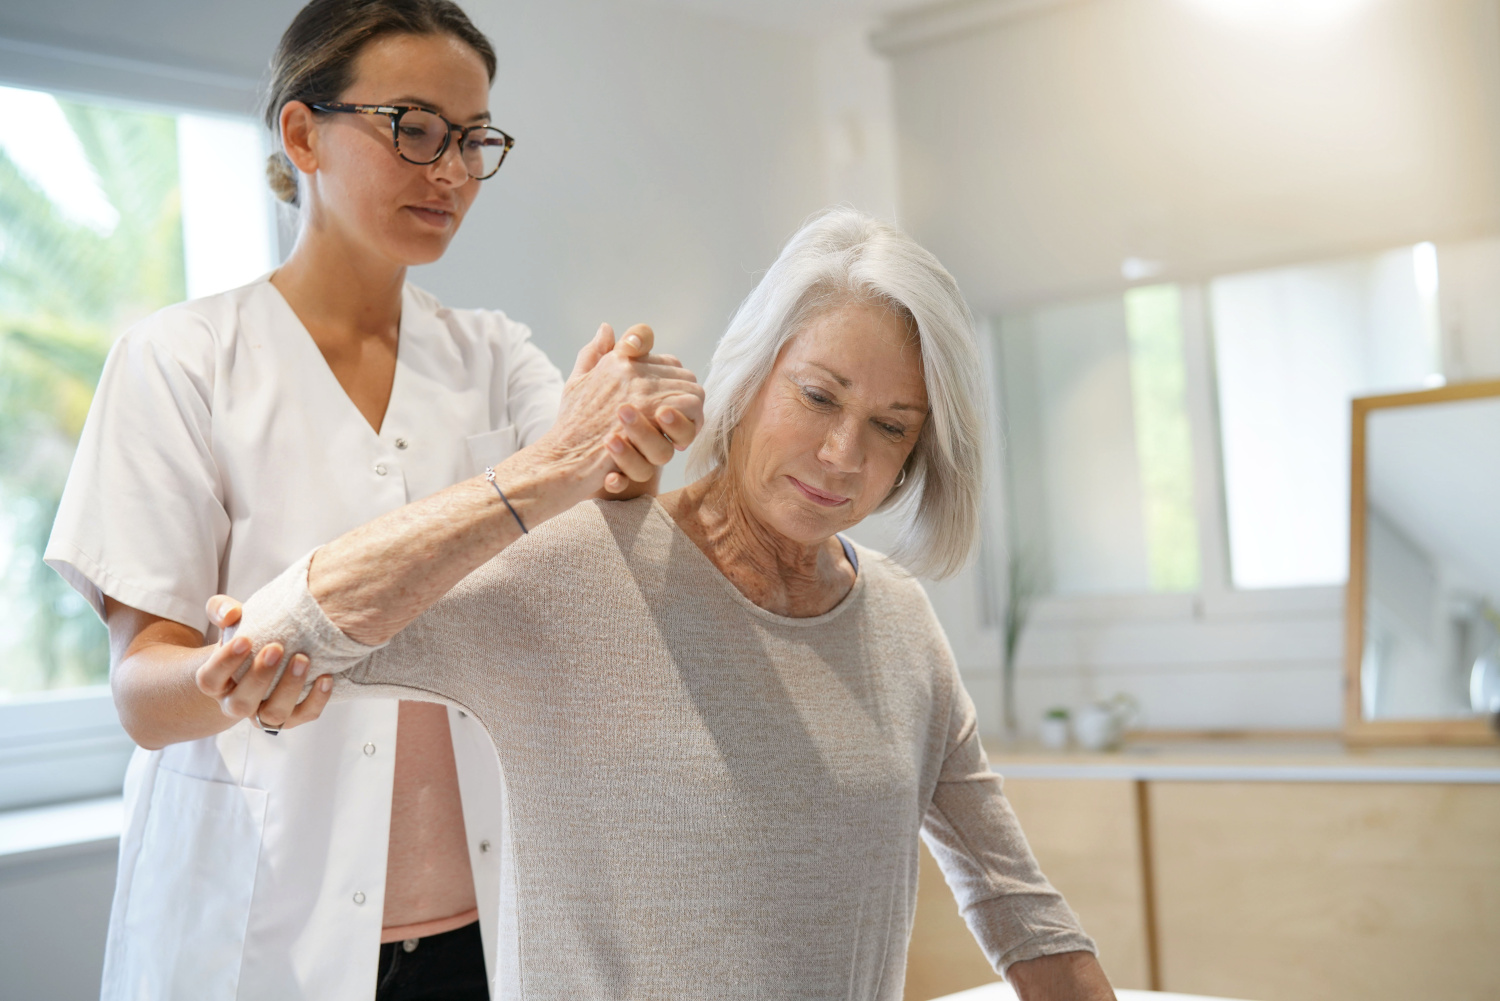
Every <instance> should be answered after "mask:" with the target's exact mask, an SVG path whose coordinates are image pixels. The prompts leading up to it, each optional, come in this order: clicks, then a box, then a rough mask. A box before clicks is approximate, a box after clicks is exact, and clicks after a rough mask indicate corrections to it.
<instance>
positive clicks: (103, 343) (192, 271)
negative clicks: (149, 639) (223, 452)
mask: <svg viewBox="0 0 1500 1001" xmlns="http://www.w3.org/2000/svg"><path fill="white" fill-rule="evenodd" d="M0 100H3V101H4V103H5V105H6V107H7V109H8V113H9V115H10V118H11V121H12V124H13V125H14V126H15V127H14V128H11V129H7V130H6V131H5V133H4V134H3V135H0V276H3V277H0V563H3V564H4V567H5V574H4V581H5V583H4V585H3V587H4V590H3V592H0V601H3V608H4V614H0V699H9V698H15V697H17V696H23V695H27V694H31V693H36V692H41V691H56V690H59V689H67V688H75V687H79V686H86V685H91V684H97V683H99V682H102V681H104V680H105V678H106V675H107V671H108V662H107V650H106V643H105V634H104V630H103V627H102V626H101V625H100V623H99V622H98V620H97V618H96V617H95V616H94V614H93V612H92V611H91V610H90V609H89V608H88V606H87V604H86V603H85V602H84V601H83V600H82V599H81V598H79V597H78V596H77V595H76V594H75V593H74V592H73V591H72V589H71V588H69V587H68V586H67V585H66V584H64V583H63V581H62V580H61V578H59V577H58V576H57V575H56V574H55V573H53V572H52V571H51V570H50V569H49V568H48V567H46V566H45V565H44V564H43V563H42V562H41V553H42V550H43V548H44V546H45V544H46V539H47V535H48V533H49V531H50V530H51V524H52V518H53V515H54V513H55V511H56V508H57V501H58V497H59V496H60V494H61V491H62V486H63V482H64V481H65V479H66V477H67V472H68V467H69V464H70V463H71V461H72V457H73V449H74V446H75V444H76V442H77V439H78V433H79V431H80V429H81V428H82V424H83V419H84V416H85V414H86V413H87V412H88V406H89V401H90V400H91V398H92V396H93V390H94V385H95V382H96V381H97V379H98V377H99V371H100V369H101V367H102V365H103V362H104V356H105V354H106V353H107V352H108V350H109V347H110V345H111V343H113V341H114V338H115V337H116V336H118V335H119V333H120V332H121V330H123V329H124V328H125V327H126V326H128V325H129V324H130V323H132V322H133V321H135V320H138V319H140V318H141V317H143V316H145V315H146V314H148V313H150V312H152V311H154V310H157V309H160V308H162V307H163V306H167V305H169V304H171V303H174V302H178V301H180V300H182V299H184V298H192V297H197V296H201V295H207V294H210V293H213V292H219V291H223V290H225V289H228V288H232V287H234V286H235V285H239V284H242V283H244V282H246V281H248V280H251V279H253V278H255V277H256V276H258V275H260V274H262V273H264V272H265V271H266V270H268V269H269V268H270V267H271V265H272V263H273V254H272V243H273V238H274V231H273V222H274V220H273V216H272V214H271V212H272V209H271V204H270V201H269V199H268V197H267V195H266V194H265V184H264V181H263V180H262V175H261V170H262V166H263V164H264V162H265V149H264V140H263V138H262V130H261V129H260V128H259V127H258V126H257V125H256V124H255V123H254V122H252V121H250V120H248V119H233V118H217V117H206V116H202V115H195V114H170V113H163V112H161V111H152V110H143V109H139V108H131V107H124V106H120V105H117V104H113V103H96V102H90V101H85V100H76V99H71V98H60V97H57V96H54V95H52V94H48V93H45V92H41V91H35V90H22V89H16V88H0Z"/></svg>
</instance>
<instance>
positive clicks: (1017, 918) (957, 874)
mask: <svg viewBox="0 0 1500 1001" xmlns="http://www.w3.org/2000/svg"><path fill="white" fill-rule="evenodd" d="M953 673H954V678H953V685H954V698H953V706H952V710H951V712H950V717H949V725H948V739H947V743H946V746H945V749H944V758H943V763H942V767H941V769H940V770H939V773H938V780H937V787H936V789H935V790H934V792H933V796H932V802H931V803H930V804H928V807H927V814H926V816H925V817H924V818H923V824H922V834H923V837H924V838H925V839H926V841H927V844H928V847H930V848H931V849H932V854H933V857H934V858H936V859H937V862H938V865H939V866H940V867H941V868H942V870H943V876H944V878H945V879H946V880H947V881H948V885H949V886H950V887H951V888H952V890H953V895H954V896H955V897H956V898H957V900H958V906H959V910H960V911H961V912H962V913H963V916H964V921H965V922H967V924H968V926H969V930H970V931H971V932H973V933H974V938H975V939H977V940H978V942H979V945H980V947H981V948H983V949H984V954H985V956H986V957H988V959H989V961H990V964H991V965H992V966H993V967H994V968H995V970H996V971H997V972H999V973H1002V974H1003V973H1004V972H1005V969H1006V968H1007V967H1009V966H1010V964H1012V963H1015V962H1018V961H1020V960H1025V959H1036V958H1037V957H1039V956H1050V955H1054V954H1056V953H1062V952H1079V951H1083V952H1097V950H1096V949H1095V947H1094V942H1093V940H1092V939H1090V938H1089V937H1088V936H1087V935H1085V934H1084V931H1083V927H1082V926H1081V925H1080V924H1079V922H1078V918H1077V916H1076V915H1074V913H1073V911H1072V909H1071V908H1070V907H1068V905H1067V902H1066V901H1064V900H1063V898H1062V894H1060V893H1058V892H1057V890H1055V889H1054V888H1053V887H1052V884H1050V883H1048V882H1047V879H1046V877H1045V876H1043V875H1042V871H1041V869H1040V867H1038V865H1037V862H1036V859H1035V857H1033V856H1032V854H1031V848H1030V846H1029V845H1027V843H1026V836H1025V835H1024V834H1022V833H1021V825H1020V823H1019V822H1018V821H1017V820H1016V815H1015V813H1014V811H1012V810H1011V807H1010V803H1009V802H1008V801H1007V800H1006V798H1005V796H1004V794H1003V793H1002V792H1001V784H1002V783H1001V778H1000V776H999V775H997V774H995V772H994V771H992V770H991V769H990V763H989V759H988V758H986V757H985V753H984V748H983V747H981V746H980V743H979V733H978V728H977V725H976V721H975V717H974V704H973V702H972V701H971V700H970V699H969V695H968V692H966V691H965V690H964V687H963V684H962V683H961V682H960V681H959V680H958V678H957V671H956V670H955V671H954V672H953Z"/></svg>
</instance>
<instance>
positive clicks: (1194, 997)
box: [937, 984, 1232, 1001]
mask: <svg viewBox="0 0 1500 1001" xmlns="http://www.w3.org/2000/svg"><path fill="white" fill-rule="evenodd" d="M1115 997H1117V998H1119V999H1120V1001H1232V999H1229V998H1211V997H1208V996H1207V995H1204V994H1163V993H1162V992H1160V991H1128V990H1119V989H1117V990H1116V991H1115ZM937 1001H1019V999H1018V998H1017V997H1016V992H1015V989H1014V988H1013V987H1011V986H1010V985H1009V984H985V985H984V986H983V987H975V988H972V989H971V990H967V991H959V992H958V993H957V994H949V995H947V996H945V997H941V998H938V999H937Z"/></svg>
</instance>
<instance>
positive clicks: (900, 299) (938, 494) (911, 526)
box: [690, 208, 987, 577]
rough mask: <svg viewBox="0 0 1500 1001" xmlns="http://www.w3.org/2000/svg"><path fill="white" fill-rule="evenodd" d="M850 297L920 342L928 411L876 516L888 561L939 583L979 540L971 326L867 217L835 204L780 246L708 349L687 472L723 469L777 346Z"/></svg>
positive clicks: (946, 277) (948, 278) (975, 352)
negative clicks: (882, 522)
mask: <svg viewBox="0 0 1500 1001" xmlns="http://www.w3.org/2000/svg"><path fill="white" fill-rule="evenodd" d="M849 302H873V303H884V304H887V305H890V306H892V307H894V308H896V309H898V310H900V311H902V312H903V313H906V314H909V316H910V321H911V323H912V324H913V326H914V327H915V329H916V333H917V337H918V339H919V340H920V343H921V350H922V367H923V373H924V375H925V378H926V382H927V399H928V406H929V410H930V412H929V414H928V419H927V421H926V423H925V424H924V426H923V428H922V432H921V434H920V436H918V438H917V444H916V446H915V447H914V448H913V449H912V453H911V457H910V458H909V459H907V462H906V466H905V472H906V478H905V480H904V481H902V482H901V483H900V485H899V486H897V487H896V488H895V489H893V490H892V491H891V493H890V496H888V497H887V498H886V499H885V501H884V502H883V503H882V504H881V505H880V507H879V508H877V509H876V510H881V511H883V510H886V509H891V508H894V509H895V511H896V512H897V515H898V517H899V519H900V523H901V528H900V532H899V534H898V536H897V540H896V548H895V550H894V551H893V552H892V553H891V556H892V557H893V558H894V559H896V560H897V561H898V562H900V563H901V564H902V565H904V566H906V567H907V568H908V569H910V570H911V571H913V572H914V573H918V574H923V575H930V576H934V577H946V576H948V575H949V574H952V573H955V572H956V571H958V570H959V568H961V567H962V566H963V564H964V563H965V562H966V561H967V559H968V557H969V554H970V553H971V552H972V551H973V549H974V543H975V541H976V539H977V538H978V535H979V501H980V484H981V483H982V482H983V471H982V469H981V468H980V467H981V464H982V463H981V459H982V457H983V455H984V434H985V428H986V424H987V419H986V409H987V408H986V400H985V395H984V390H983V388H982V386H983V382H982V378H981V370H982V365H981V362H980V355H979V349H978V346H977V345H976V344H975V341H974V321H973V318H972V317H971V316H970V314H969V308H968V306H967V305H966V304H965V303H964V299H963V296H962V295H961V294H960V293H959V291H958V283H957V282H955V281H954V280H953V276H952V275H950V274H948V272H947V271H946V270H944V268H943V266H942V265H941V264H939V263H938V260H937V258H936V257H933V256H932V254H930V253H928V252H927V251H926V250H924V249H922V247H921V246H919V245H918V244H917V242H916V241H915V240H913V239H912V238H911V237H909V236H907V235H906V234H905V233H902V232H901V231H900V230H898V229H896V228H895V227H893V226H888V225H886V224H885V223H883V222H880V221H879V220H877V219H872V218H871V217H869V216H867V215H864V214H863V213H860V212H857V211H855V210H853V209H849V208H836V209H832V210H830V211H828V212H825V213H823V214H821V215H819V216H816V217H815V218H813V219H812V220H811V221H810V222H808V223H807V224H806V225H804V226H803V227H802V228H801V229H800V230H798V231H797V234H796V235H795V236H793V237H792V238H791V240H789V241H787V245H786V247H785V248H783V249H782V251H781V256H779V257H777V258H776V263H775V264H772V265H771V268H770V270H769V271H767V272H766V275H765V277H764V278H762V279H761V281H760V284H759V285H757V286H756V287H755V290H754V291H753V292H751V293H750V295H749V296H748V297H747V298H746V299H745V301H744V302H743V303H742V304H741V305H740V308H739V309H738V310H737V311H736V312H735V314H734V319H732V320H731V321H730V322H729V329H728V330H726V331H725V332H724V336H723V337H722V338H720V340H719V346H718V347H717V348H716V349H715V350H714V357H713V364H712V366H711V368H710V369H709V375H708V381H707V383H706V384H705V386H704V388H705V390H706V392H707V396H708V400H707V404H706V406H705V412H704V426H703V428H702V430H701V431H700V432H699V434H698V438H697V441H696V443H695V444H694V445H693V451H692V456H691V463H690V466H691V468H692V469H693V471H694V473H695V474H702V473H706V472H709V471H711V470H714V469H720V468H724V467H725V466H726V465H727V463H728V461H729V442H730V438H731V436H732V435H733V433H734V429H735V428H736V427H737V426H738V425H739V423H740V420H741V419H742V418H743V417H744V415H745V411H746V410H747V409H748V408H749V406H750V402H751V400H753V399H754V397H755V394H756V393H758V392H759V391H760V388H761V386H762V385H763V384H764V383H765V381H766V379H767V377H768V376H769V375H770V374H771V369H772V368H773V367H774V366H775V364H776V359H777V357H778V356H779V355H780V354H781V349H782V347H783V346H784V345H785V344H786V343H787V341H789V340H791V338H792V337H793V336H794V335H796V334H797V332H798V331H800V330H802V329H803V328H804V327H806V326H807V324H808V323H809V322H811V321H812V320H813V319H814V318H816V317H817V316H819V315H821V314H823V313H825V312H827V311H828V310H830V309H836V308H838V307H840V306H842V305H845V304H847V303H849Z"/></svg>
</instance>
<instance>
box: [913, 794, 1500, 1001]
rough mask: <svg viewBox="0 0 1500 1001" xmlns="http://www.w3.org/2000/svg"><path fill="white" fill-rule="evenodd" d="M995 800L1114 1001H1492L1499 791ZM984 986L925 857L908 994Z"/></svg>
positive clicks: (1499, 959) (1498, 960)
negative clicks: (1121, 993) (1065, 907)
mask: <svg viewBox="0 0 1500 1001" xmlns="http://www.w3.org/2000/svg"><path fill="white" fill-rule="evenodd" d="M1002 770H1003V769H1002ZM1005 787H1006V793H1007V795H1008V796H1009V797H1010V799H1011V802H1012V805H1013V806H1014V807H1015V810H1016V814H1017V816H1018V817H1020V819H1021V825H1022V827H1023V828H1024V829H1025V831H1026V834H1027V837H1028V839H1029V840H1030V841H1031V844H1032V848H1033V850H1034V851H1035V852H1036V855H1037V859H1038V861H1039V862H1040V863H1041V865H1042V869H1043V871H1044V872H1046V874H1047V876H1048V878H1049V879H1050V880H1052V882H1053V883H1054V885H1056V886H1057V887H1058V888H1059V889H1060V890H1061V891H1062V892H1063V894H1064V895H1065V896H1066V897H1067V898H1068V901H1069V903H1070V904H1072V906H1073V908H1074V910H1075V911H1077V912H1078V915H1079V917H1080V919H1081V920H1082V921H1083V925H1084V928H1085V929H1086V930H1087V931H1088V932H1089V934H1090V935H1092V936H1094V938H1095V940H1096V941H1097V942H1098V944H1099V949H1100V960H1101V962H1102V963H1103V965H1104V968H1105V970H1106V971H1107V972H1108V973H1109V975H1110V978H1111V980H1112V981H1113V982H1114V984H1115V985H1116V986H1117V987H1137V988H1153V987H1154V988H1155V989H1157V990H1164V991H1175V992H1181V993H1199V994H1210V995H1220V996H1226V997H1240V998H1254V999H1261V1001H1303V999H1306V1001H1314V999H1316V1001H1326V999H1330V998H1359V999H1360V1001H1382V999H1390V1001H1411V999H1413V998H1443V999H1445V1001H1446V999H1451V1001H1469V999H1473V1001H1479V999H1485V1001H1493V999H1496V998H1500V784H1474V783H1441V782H1420V783H1402V782H1370V781H1348V782H1310V781H1289V782H1276V781H1261V780H1257V781H1223V780H1219V781H1201V782H1199V781H1182V780H1179V779H1174V780H1172V781H1159V780H1152V779H1149V778H1145V779H1130V778H1122V779H1073V778H1025V779H1015V778H1012V779H1007V781H1006V786H1005ZM996 979H998V978H997V977H996V976H995V975H994V973H993V972H991V971H990V969H989V965H988V963H987V962H986V961H985V959H984V957H983V955H982V954H981V953H980V952H979V949H978V947H977V946H976V945H975V944H974V941H973V938H972V936H970V935H969V932H968V929H967V928H966V927H965V926H964V923H963V920H962V918H960V917H959V915H958V912H957V906H956V904H955V903H954V901H953V898H952V895H951V894H950V893H949V892H948V888H947V886H946V884H944V883H943V881H942V877H941V873H940V872H939V871H938V868H937V864H936V863H935V862H934V861H933V860H932V859H931V857H930V856H928V855H927V853H926V851H925V849H924V851H923V860H922V878H921V886H920V889H919V892H918V898H917V922H916V927H915V928H914V930H913V933H912V943H911V950H910V953H909V958H908V973H907V981H906V998H907V999H908V1001H924V999H927V998H934V997H941V996H942V995H944V994H948V993H952V992H954V991H958V990H963V989H965V988H968V987H974V986H978V985H979V984H982V983H987V982H990V981H993V980H996Z"/></svg>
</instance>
